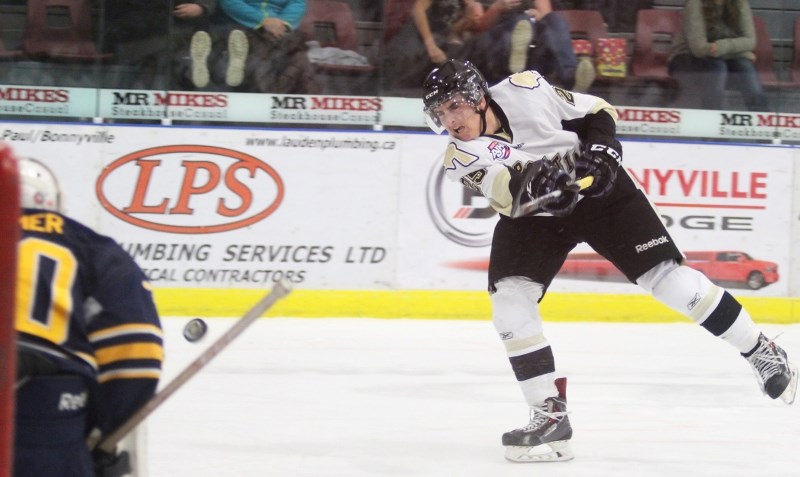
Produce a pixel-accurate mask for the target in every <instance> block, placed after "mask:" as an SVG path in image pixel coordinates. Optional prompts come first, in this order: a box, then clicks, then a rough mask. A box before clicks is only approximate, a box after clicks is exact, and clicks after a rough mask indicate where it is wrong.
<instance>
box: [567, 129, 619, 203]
mask: <svg viewBox="0 0 800 477" xmlns="http://www.w3.org/2000/svg"><path fill="white" fill-rule="evenodd" d="M620 151H622V145H621V144H620V143H619V141H614V144H613V145H609V146H607V145H605V144H591V145H589V146H588V147H587V148H586V151H584V153H583V154H582V155H581V156H580V157H579V158H578V160H577V161H575V176H576V177H578V178H583V177H587V176H592V177H594V182H593V183H592V185H591V186H589V187H587V188H586V189H584V190H582V191H581V194H583V195H585V196H586V197H597V198H599V197H605V196H607V195H608V194H609V192H611V189H613V188H614V182H615V181H616V179H617V169H619V165H620V162H622V155H621V153H620Z"/></svg>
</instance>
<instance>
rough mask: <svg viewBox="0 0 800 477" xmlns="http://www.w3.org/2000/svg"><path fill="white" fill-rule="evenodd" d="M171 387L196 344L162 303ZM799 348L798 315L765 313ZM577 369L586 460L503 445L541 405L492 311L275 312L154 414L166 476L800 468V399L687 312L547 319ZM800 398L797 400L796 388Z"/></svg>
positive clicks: (554, 476) (686, 475) (749, 476)
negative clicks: (773, 387)
mask: <svg viewBox="0 0 800 477" xmlns="http://www.w3.org/2000/svg"><path fill="white" fill-rule="evenodd" d="M163 321H164V328H165V337H166V338H165V339H166V351H167V356H166V363H165V373H164V379H163V380H162V385H163V384H164V383H166V382H168V381H169V380H170V379H171V378H172V377H174V376H175V375H176V374H177V373H178V372H179V371H180V370H181V369H182V368H183V367H184V366H185V365H187V364H188V363H190V362H191V361H192V360H193V359H194V358H195V357H196V356H197V355H198V353H200V352H201V351H202V350H203V349H204V348H205V347H208V346H209V345H210V344H211V343H213V342H214V340H215V339H216V338H217V337H219V336H220V335H221V334H222V333H223V332H224V331H225V330H226V329H227V327H228V326H230V325H231V323H232V322H233V319H226V318H212V319H208V320H206V321H207V323H208V324H209V327H210V331H209V334H208V335H207V336H206V337H205V338H204V340H202V341H201V342H198V343H196V344H190V343H188V342H186V341H185V340H184V339H183V337H182V336H181V329H182V327H183V325H184V324H185V322H186V321H187V319H186V318H178V317H171V318H165V319H164V320H163ZM762 329H763V330H764V331H765V332H766V333H767V334H768V335H769V336H774V335H776V334H778V333H781V332H782V333H783V334H782V335H781V336H780V337H779V338H778V343H779V344H780V345H782V346H783V347H784V348H785V349H787V350H788V351H789V353H790V357H792V356H793V357H795V359H796V361H797V358H800V325H789V326H778V325H763V326H762ZM545 332H546V335H547V337H548V339H549V340H550V343H551V344H552V346H553V349H554V350H555V353H556V365H557V367H558V368H559V371H560V372H561V373H563V374H564V375H566V376H567V377H568V386H567V397H568V401H569V411H570V413H571V414H570V420H571V422H572V426H573V429H574V437H573V439H572V448H573V450H574V452H575V455H576V458H575V460H573V461H571V462H560V463H539V464H515V463H511V462H508V461H506V460H504V458H503V447H502V446H501V444H500V436H501V435H502V433H503V432H505V431H508V430H511V429H512V428H516V427H520V426H522V425H524V424H526V423H527V418H528V410H527V406H526V405H525V404H524V401H523V399H522V395H521V393H520V391H519V388H518V386H517V384H516V382H515V380H514V377H513V375H512V373H511V369H510V366H509V364H508V361H507V359H506V357H505V353H504V350H503V347H502V345H501V342H500V340H499V339H498V338H497V337H496V335H495V332H494V328H493V327H492V324H491V322H489V321H444V320H442V321H438V320H437V321H428V320H402V319H388V320H387V319H380V320H379V319H362V318H355V319H341V318H337V319H291V318H263V319H260V320H258V322H256V323H255V324H254V325H253V326H251V327H250V328H248V329H247V330H246V331H245V332H244V333H243V334H242V335H241V336H240V337H239V338H238V339H236V341H234V342H233V343H232V344H231V345H230V346H229V347H228V348H227V349H225V350H224V351H223V352H222V353H220V354H219V355H218V356H217V358H215V359H214V360H213V361H212V362H211V363H209V364H208V365H207V366H206V367H205V368H204V369H203V370H202V371H200V372H199V373H198V374H197V375H196V376H195V377H194V378H193V379H192V380H191V381H189V382H188V383H187V384H186V386H185V387H184V388H181V389H180V390H179V391H178V392H177V393H176V394H175V395H173V397H172V398H171V399H170V400H168V401H167V402H166V403H165V404H164V405H163V406H162V407H160V408H159V409H158V410H156V411H155V413H154V414H153V415H152V416H151V418H150V419H149V421H148V426H147V435H148V451H149V452H148V454H149V456H148V466H149V475H150V476H151V477H187V476H188V477H228V476H231V477H234V476H235V477H251V476H252V477H266V476H281V477H283V476H286V477H303V476H309V477H311V476H313V477H319V476H325V477H332V476H346V477H362V476H363V477H366V476H370V477H371V476H431V477H434V476H435V477H442V476H448V477H449V476H458V477H461V476H464V477H488V476H509V477H514V476H547V477H561V476H569V477H576V476H577V477H581V476H587V477H588V476H591V477H598V476H603V477H604V476H610V477H626V476H635V477H647V476H670V477H673V476H681V477H697V476H720V477H722V476H724V477H736V476H743V477H744V476H746V477H756V476H794V475H800V452H798V451H800V402H797V403H796V404H795V405H794V406H786V405H785V404H783V403H782V402H780V401H772V400H770V399H769V398H767V397H766V396H764V395H762V394H761V391H760V390H759V389H758V385H757V384H756V380H755V378H754V376H753V374H752V371H751V370H750V367H749V366H748V364H747V362H746V361H745V360H744V359H742V358H741V357H739V356H738V354H737V352H736V351H735V350H734V349H733V348H732V347H730V346H729V345H727V344H725V343H723V342H722V341H720V340H718V339H716V338H714V337H713V336H711V335H710V334H709V333H708V332H706V331H705V330H703V329H702V328H700V327H697V326H695V325H693V324H690V323H678V324H675V323H673V324H606V323H552V322H545ZM799 401H800V400H799Z"/></svg>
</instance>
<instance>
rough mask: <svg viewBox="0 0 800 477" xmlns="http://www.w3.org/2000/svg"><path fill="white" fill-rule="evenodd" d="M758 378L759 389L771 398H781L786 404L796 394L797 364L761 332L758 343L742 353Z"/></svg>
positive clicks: (792, 399)
mask: <svg viewBox="0 0 800 477" xmlns="http://www.w3.org/2000/svg"><path fill="white" fill-rule="evenodd" d="M742 356H744V357H745V358H746V359H747V362H748V363H750V366H751V367H752V368H753V371H754V372H755V373H756V377H757V378H758V385H759V386H760V387H761V391H763V392H764V394H766V395H767V396H769V397H771V398H772V399H777V398H781V400H782V401H783V402H785V403H786V404H791V403H793V402H794V397H795V394H797V366H795V365H793V364H792V363H790V362H789V359H788V358H787V357H786V352H785V351H784V350H783V349H782V348H781V347H780V346H778V345H776V344H775V342H774V341H772V340H770V339H769V338H767V337H766V336H764V334H763V333H762V334H761V336H759V337H758V344H756V347H755V348H754V349H753V351H751V352H750V353H748V354H742Z"/></svg>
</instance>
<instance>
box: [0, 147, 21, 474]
mask: <svg viewBox="0 0 800 477" xmlns="http://www.w3.org/2000/svg"><path fill="white" fill-rule="evenodd" d="M0 198H2V200H0V477H11V466H12V456H13V446H14V382H15V380H16V376H17V372H16V369H17V367H16V344H15V343H16V331H15V330H16V328H15V326H14V319H15V307H14V302H15V299H16V292H15V291H16V284H17V241H18V239H19V226H18V223H19V214H20V207H19V173H18V171H17V160H16V159H15V158H14V155H13V153H12V152H11V149H10V148H9V147H8V145H7V144H5V143H3V142H2V141H0Z"/></svg>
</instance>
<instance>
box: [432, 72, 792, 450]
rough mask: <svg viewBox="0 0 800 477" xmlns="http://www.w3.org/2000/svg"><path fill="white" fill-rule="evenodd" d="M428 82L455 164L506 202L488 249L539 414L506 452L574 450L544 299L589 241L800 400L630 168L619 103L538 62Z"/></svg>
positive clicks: (515, 353) (767, 348)
mask: <svg viewBox="0 0 800 477" xmlns="http://www.w3.org/2000/svg"><path fill="white" fill-rule="evenodd" d="M423 89H424V93H423V94H424V96H423V102H424V107H425V116H426V119H427V121H428V124H429V125H430V126H431V128H432V129H433V130H434V131H435V132H437V133H441V132H443V131H447V133H448V134H449V136H450V142H449V145H448V147H447V149H446V151H445V156H444V168H445V171H446V175H447V176H448V178H450V179H452V180H455V181H460V182H462V183H463V185H464V186H466V187H469V188H471V189H474V190H475V191H477V192H479V193H481V194H482V195H483V196H485V197H486V198H487V199H488V200H489V201H490V203H491V205H492V207H493V208H494V209H496V210H497V211H498V212H499V213H500V219H499V221H498V222H497V225H496V226H495V230H494V236H493V239H492V247H491V253H490V260H489V292H490V294H491V301H492V320H493V323H494V326H495V327H496V329H497V332H498V333H499V335H500V337H501V339H502V340H503V343H504V345H505V348H506V353H507V355H508V358H509V360H510V362H511V367H512V369H513V371H514V374H515V375H516V379H517V381H518V382H519V385H520V386H521V388H522V393H523V395H524V397H525V399H526V401H527V403H528V405H529V406H530V422H529V423H528V424H527V425H526V426H524V427H522V428H520V429H516V430H513V431H510V432H507V433H505V434H504V435H503V439H502V442H503V445H504V446H505V447H506V458H507V459H509V460H512V461H518V462H532V461H558V460H569V459H572V458H573V453H572V450H571V449H570V446H569V440H570V438H571V437H572V428H571V426H570V423H569V418H568V417H567V412H566V411H567V403H566V378H563V377H559V378H557V379H556V368H555V361H554V358H553V351H552V349H551V347H550V345H549V344H548V342H547V339H546V338H545V336H544V334H543V329H542V320H541V317H540V315H539V306H538V303H539V302H540V301H541V300H542V298H543V297H544V294H545V292H546V290H547V288H548V286H549V285H550V283H551V281H552V280H553V277H554V276H555V275H556V273H557V272H558V271H559V269H560V268H561V265H562V264H563V262H564V260H565V259H566V257H567V254H568V253H569V252H570V250H572V249H573V248H574V247H575V246H576V245H577V244H578V243H581V242H585V243H587V244H588V245H590V246H591V247H592V248H593V249H594V250H595V251H597V252H598V253H600V254H601V255H603V256H604V257H605V258H606V259H608V260H609V261H610V262H611V263H613V264H614V265H615V266H616V267H617V268H618V269H619V270H620V271H622V272H623V273H624V274H625V276H626V277H627V278H628V279H629V280H630V281H631V282H633V283H636V284H637V285H639V286H640V287H642V288H643V289H645V290H647V291H648V292H650V293H651V294H652V295H653V296H654V297H655V298H656V299H658V300H659V301H661V302H663V303H664V304H666V305H667V306H669V307H670V308H672V309H674V310H676V311H678V312H680V313H682V314H684V315H686V316H687V317H689V318H691V319H692V320H693V321H694V322H696V323H697V324H699V325H700V326H702V327H703V328H705V329H706V330H708V331H709V332H711V333H712V334H713V335H714V336H717V337H719V338H721V339H722V340H724V341H726V342H727V343H729V344H730V345H731V346H733V347H734V348H735V349H736V350H738V351H739V352H740V353H741V354H742V356H744V358H745V359H746V360H747V362H749V363H750V365H751V367H752V369H753V370H754V372H755V375H756V377H757V379H758V383H759V385H760V387H761V389H762V391H763V392H764V393H765V394H767V395H768V396H769V397H770V398H772V399H776V398H780V399H782V400H783V401H785V402H786V403H787V404H791V403H792V402H793V401H794V398H795V393H796V390H797V368H796V366H794V365H793V364H792V363H791V362H789V360H788V359H787V355H786V353H785V352H784V350H783V349H781V348H780V347H779V346H778V345H777V344H775V343H774V342H773V341H771V340H770V339H768V338H767V337H765V336H764V334H762V333H761V332H760V331H759V329H758V328H757V327H756V325H755V324H754V323H753V321H752V320H751V318H750V316H749V315H748V313H747V311H746V310H745V309H744V308H743V307H742V305H741V304H740V303H739V302H738V301H736V299H735V298H734V297H733V296H731V295H730V294H729V293H728V292H727V291H725V290H724V289H722V288H720V287H718V286H716V285H714V284H713V283H711V282H710V281H709V280H708V278H706V277H705V275H703V274H702V273H700V272H698V271H696V270H694V269H692V268H689V267H687V266H685V265H684V264H683V258H684V257H683V255H682V253H681V252H680V250H679V249H678V248H677V247H676V245H675V243H674V241H673V240H672V237H670V234H669V232H667V230H666V228H665V226H664V224H663V223H662V222H661V219H660V217H659V216H658V214H657V213H656V212H655V210H654V209H653V208H652V206H651V204H650V202H649V201H648V199H647V197H646V196H645V194H644V192H643V191H642V190H641V189H640V188H639V187H638V186H637V184H636V183H635V182H634V181H633V180H632V178H631V177H630V175H629V174H628V173H627V172H626V171H625V169H624V168H622V167H620V163H621V160H622V147H621V145H620V143H619V141H617V139H616V138H615V133H616V119H617V114H616V111H615V109H614V108H613V107H612V106H611V105H610V104H608V103H607V102H606V101H604V100H602V99H600V98H598V97H595V96H590V95H587V94H580V93H574V92H570V91H566V90H563V89H561V88H556V87H552V86H551V85H549V84H548V83H547V82H546V81H545V80H544V79H543V78H542V77H541V75H539V74H538V73H537V72H535V71H524V72H521V73H516V74H513V75H511V76H509V77H508V78H507V79H505V80H503V81H501V82H500V83H498V84H497V85H496V86H493V87H492V88H491V89H490V88H488V87H487V84H486V81H485V80H484V78H483V75H482V74H481V73H480V72H479V71H478V70H477V69H476V68H475V67H474V66H473V65H472V64H471V63H469V62H464V61H460V60H449V61H447V62H446V63H444V64H443V65H441V66H440V67H438V68H436V69H434V70H433V71H432V72H431V73H430V74H429V75H428V77H427V79H426V80H425V83H424V88H423ZM576 179H582V180H579V181H577V182H576ZM587 186H588V187H587ZM582 187H583V189H582V190H579V189H581V188H582ZM514 217H516V218H514Z"/></svg>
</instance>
